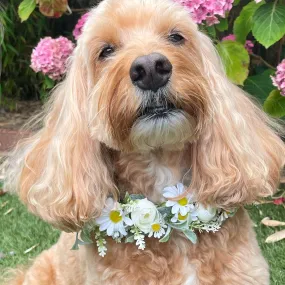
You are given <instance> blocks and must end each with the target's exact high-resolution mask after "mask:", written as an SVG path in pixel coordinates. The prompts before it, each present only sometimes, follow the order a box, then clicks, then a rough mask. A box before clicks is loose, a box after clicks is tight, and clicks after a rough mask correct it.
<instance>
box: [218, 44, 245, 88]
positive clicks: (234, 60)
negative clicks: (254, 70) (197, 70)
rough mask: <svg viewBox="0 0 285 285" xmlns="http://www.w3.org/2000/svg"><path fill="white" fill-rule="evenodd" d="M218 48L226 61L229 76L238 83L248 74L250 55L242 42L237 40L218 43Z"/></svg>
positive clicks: (240, 83)
mask: <svg viewBox="0 0 285 285" xmlns="http://www.w3.org/2000/svg"><path fill="white" fill-rule="evenodd" d="M217 50H218V52H219V54H220V57H221V58H222V61H223V63H224V66H225V69H226V73H227V75H228V77H229V78H230V79H231V80H232V81H233V82H234V83H235V84H238V85H243V82H244V81H245V79H246V78H247V75H248V66H249V55H248V52H247V51H246V49H245V48H244V46H243V45H242V44H241V43H238V42H235V41H223V42H220V43H218V45H217Z"/></svg>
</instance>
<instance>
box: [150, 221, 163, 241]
mask: <svg viewBox="0 0 285 285" xmlns="http://www.w3.org/2000/svg"><path fill="white" fill-rule="evenodd" d="M165 228H167V225H166V224H164V223H162V222H156V223H153V224H152V225H151V229H150V232H149V235H148V237H152V236H154V237H155V238H161V237H162V236H163V235H165Z"/></svg>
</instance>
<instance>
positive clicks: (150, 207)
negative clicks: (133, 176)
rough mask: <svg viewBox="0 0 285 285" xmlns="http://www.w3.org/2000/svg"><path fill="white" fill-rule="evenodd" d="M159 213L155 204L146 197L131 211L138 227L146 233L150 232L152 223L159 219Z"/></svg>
mask: <svg viewBox="0 0 285 285" xmlns="http://www.w3.org/2000/svg"><path fill="white" fill-rule="evenodd" d="M158 215H159V213H158V211H157V209H156V207H155V205H154V204H153V203H152V202H150V201H149V200H147V199H146V198H145V199H143V200H140V201H139V202H138V204H137V205H136V207H135V209H134V211H133V212H132V213H131V218H132V221H133V223H134V225H135V226H136V227H138V228H139V229H140V230H141V231H142V232H144V233H149V232H150V230H151V225H152V224H153V223H154V222H155V221H156V220H157V218H158Z"/></svg>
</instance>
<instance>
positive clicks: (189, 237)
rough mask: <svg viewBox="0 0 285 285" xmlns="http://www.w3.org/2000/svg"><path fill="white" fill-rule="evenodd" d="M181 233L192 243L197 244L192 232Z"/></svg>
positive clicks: (195, 236)
mask: <svg viewBox="0 0 285 285" xmlns="http://www.w3.org/2000/svg"><path fill="white" fill-rule="evenodd" d="M183 233H184V234H185V236H186V237H187V238H188V239H189V240H190V241H191V242H192V243H194V244H196V243H197V235H196V234H195V233H194V232H193V231H192V230H185V231H183Z"/></svg>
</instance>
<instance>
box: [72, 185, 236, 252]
mask: <svg viewBox="0 0 285 285" xmlns="http://www.w3.org/2000/svg"><path fill="white" fill-rule="evenodd" d="M185 192H186V191H185V187H184V185H183V184H182V183H178V184H177V185H176V186H171V187H166V188H164V190H163V196H164V198H166V200H167V201H166V202H164V203H162V204H159V205H156V204H154V203H152V202H151V201H149V200H148V199H147V198H145V197H144V196H143V195H129V194H128V193H127V194H126V196H125V198H124V200H123V201H121V202H115V201H114V200H113V199H112V198H108V199H107V201H106V206H105V208H104V209H103V211H102V214H101V216H100V217H99V218H97V219H94V220H92V221H90V222H88V223H87V224H86V225H85V226H84V228H83V229H82V230H81V232H80V233H77V235H76V241H75V244H74V246H73V248H72V249H74V250H75V249H78V248H79V245H85V244H91V243H93V241H92V240H94V239H95V240H96V244H97V247H98V253H99V255H100V256H102V257H104V256H105V255H106V252H107V241H106V237H111V238H113V239H114V240H115V241H116V242H118V243H120V242H122V240H123V241H124V242H126V243H134V242H135V243H136V245H137V247H138V248H139V249H141V250H144V249H145V246H146V244H145V238H146V237H148V238H151V237H153V238H156V239H159V241H160V242H167V241H168V240H169V238H170V235H171V233H172V231H173V230H174V229H175V230H178V231H180V232H182V233H183V234H184V235H185V236H186V237H187V238H188V239H189V240H190V241H191V242H192V243H194V244H195V243H196V242H197V235H196V233H195V230H198V231H199V232H203V231H206V232H217V231H218V230H219V229H220V227H221V225H222V223H223V222H224V221H225V220H226V219H227V218H229V217H232V216H233V215H234V214H235V213H236V210H237V209H233V210H231V211H225V210H223V209H221V208H214V207H210V206H207V207H204V206H203V205H202V204H199V203H197V202H195V201H194V199H193V196H192V195H191V194H186V193H185ZM183 194H185V195H183ZM178 196H184V197H183V198H181V199H180V200H174V199H175V198H176V197H178Z"/></svg>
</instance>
